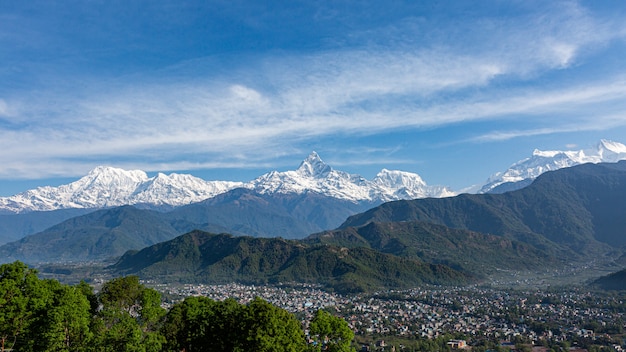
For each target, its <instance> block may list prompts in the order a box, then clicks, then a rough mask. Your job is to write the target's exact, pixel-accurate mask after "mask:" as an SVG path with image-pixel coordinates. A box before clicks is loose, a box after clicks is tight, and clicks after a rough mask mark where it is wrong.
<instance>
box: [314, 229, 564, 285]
mask: <svg viewBox="0 0 626 352" xmlns="http://www.w3.org/2000/svg"><path fill="white" fill-rule="evenodd" d="M304 241H305V242H306V243H317V244H332V245H336V246H345V247H367V248H372V249H375V250H378V251H381V252H383V253H390V254H394V255H397V256H403V257H409V258H419V259H420V260H423V261H425V262H427V263H442V264H445V265H448V266H450V267H453V268H455V269H459V270H463V271H466V272H468V271H469V272H473V273H476V274H477V275H482V274H490V273H492V272H493V271H494V270H502V269H505V270H511V269H515V270H536V269H538V268H544V267H546V266H554V265H556V264H559V263H560V261H559V260H558V259H557V258H556V257H555V256H554V254H553V253H548V252H546V251H543V250H540V249H538V248H536V247H533V246H532V245H529V244H526V243H522V242H519V241H514V240H511V239H507V238H503V237H501V236H495V235H486V234H482V233H478V232H473V231H467V230H458V229H451V228H449V227H445V226H442V225H435V224H430V223H424V222H419V221H405V222H391V223H378V222H370V223H368V224H366V225H363V226H361V227H348V228H344V229H340V230H334V231H325V232H321V233H317V234H313V235H311V236H309V237H307V238H306V239H305V240H304Z"/></svg>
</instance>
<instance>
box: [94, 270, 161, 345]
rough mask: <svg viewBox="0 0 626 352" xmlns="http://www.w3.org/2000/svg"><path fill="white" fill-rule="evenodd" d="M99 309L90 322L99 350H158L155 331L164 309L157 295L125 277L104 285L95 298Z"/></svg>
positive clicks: (157, 329) (133, 277)
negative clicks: (91, 322)
mask: <svg viewBox="0 0 626 352" xmlns="http://www.w3.org/2000/svg"><path fill="white" fill-rule="evenodd" d="M97 298H98V302H99V304H100V306H101V308H100V309H99V311H98V313H97V321H96V322H95V323H94V330H95V333H96V336H97V338H96V340H95V344H94V345H95V346H96V347H97V348H100V350H102V351H109V350H110V351H142V352H143V351H160V350H161V349H162V346H163V344H164V343H165V339H164V337H163V336H162V335H161V334H160V332H159V328H160V324H161V322H162V319H163V317H164V316H165V313H166V312H165V310H164V309H163V308H161V307H160V304H161V295H160V294H159V293H158V292H157V291H156V290H153V289H150V288H147V287H145V286H144V285H142V284H141V283H140V282H139V278H138V277H137V276H126V277H122V278H117V279H113V280H111V281H108V282H106V283H105V284H104V285H103V286H102V289H101V290H100V293H99V294H98V295H97Z"/></svg>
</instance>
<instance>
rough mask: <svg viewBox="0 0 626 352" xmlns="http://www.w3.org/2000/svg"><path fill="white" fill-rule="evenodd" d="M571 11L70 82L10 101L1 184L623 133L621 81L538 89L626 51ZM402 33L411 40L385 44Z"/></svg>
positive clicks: (612, 32) (408, 26)
mask: <svg viewBox="0 0 626 352" xmlns="http://www.w3.org/2000/svg"><path fill="white" fill-rule="evenodd" d="M565 4H566V6H564V7H562V6H558V8H556V7H554V8H549V9H544V10H549V11H550V12H547V13H543V14H539V13H536V12H529V13H528V14H527V15H526V16H524V17H522V18H515V19H507V20H503V19H498V18H489V17H487V18H476V19H473V20H470V21H468V22H465V23H462V24H461V28H458V29H455V30H454V31H452V32H453V35H452V38H451V39H448V40H441V33H440V32H438V31H435V30H434V29H428V30H430V31H431V32H428V33H430V34H431V37H428V36H426V37H427V38H426V39H420V40H417V39H413V38H415V37H418V36H420V35H422V33H421V32H419V31H417V30H418V29H419V30H420V31H421V30H424V28H430V26H435V25H436V23H428V22H427V23H426V24H424V23H423V21H422V22H420V21H419V20H418V19H411V18H409V19H405V20H404V21H402V22H400V23H395V24H393V25H388V26H385V27H382V28H376V30H377V31H378V33H379V36H377V37H376V38H375V40H373V42H372V43H369V44H367V45H361V46H357V47H354V48H352V47H350V48H335V49H327V50H324V51H322V52H312V53H311V52H305V53H299V52H275V51H274V52H269V53H263V54H256V55H251V56H250V57H248V59H247V60H245V62H244V63H243V64H239V65H236V66H232V67H227V68H224V72H222V73H220V74H216V73H214V72H207V71H206V70H205V69H204V68H203V67H204V63H205V62H204V61H203V60H193V61H190V62H187V63H180V64H179V65H177V66H175V67H172V68H171V69H170V70H169V71H168V70H164V71H162V72H168V76H167V77H163V79H161V80H159V79H155V78H151V76H152V75H154V74H155V72H154V71H149V72H145V73H140V74H138V75H136V76H133V77H130V78H132V79H130V78H127V79H124V78H121V79H119V80H117V81H116V80H114V81H111V80H103V81H98V77H83V76H80V77H70V78H69V81H67V82H65V84H63V85H62V87H57V88H59V89H58V91H51V90H49V91H46V92H45V93H44V94H39V93H40V92H30V93H27V94H21V95H7V96H3V97H0V119H5V120H7V121H8V119H10V121H11V124H4V125H3V124H1V121H2V120H0V149H2V150H10V151H11V152H10V153H3V154H2V155H0V163H2V164H3V165H5V167H4V168H3V169H1V170H0V177H5V178H6V177H43V176H58V175H76V174H80V173H83V172H84V171H85V168H87V167H92V166H94V165H96V164H101V163H103V162H104V163H105V162H106V161H107V160H113V159H115V160H121V161H118V164H123V163H127V164H129V165H141V167H142V168H144V169H146V170H155V169H156V168H157V167H158V168H160V170H166V169H168V168H169V169H170V170H176V169H194V168H198V169H200V168H212V167H219V166H221V167H233V166H235V165H237V166H241V165H250V160H256V162H255V164H256V165H258V164H263V163H265V162H266V160H264V159H263V158H264V155H267V154H272V155H277V154H284V153H286V152H287V150H289V149H292V150H295V149H298V148H300V147H301V146H302V145H303V144H304V145H306V144H307V142H310V141H312V140H315V139H318V138H323V137H327V136H333V135H371V134H377V133H382V132H388V131H393V130H399V129H407V128H408V129H424V128H439V127H442V126H447V125H450V124H460V123H464V124H468V123H472V122H476V121H489V120H493V121H499V120H506V121H515V120H516V119H519V118H520V117H524V118H525V119H535V120H537V121H541V124H542V125H544V127H541V128H531V129H526V130H524V129H513V130H511V131H508V132H507V131H496V132H488V133H484V134H482V135H480V136H477V137H475V138H472V139H470V140H471V141H480V142H485V141H495V140H506V139H510V138H517V137H520V136H528V135H538V134H551V133H562V132H566V131H580V130H585V129H594V130H602V129H608V128H611V127H614V126H624V125H626V122H625V120H626V116H623V115H621V114H620V113H619V111H624V110H623V109H625V108H626V106H624V105H626V103H623V102H624V101H626V80H625V79H624V76H625V75H626V72H610V73H609V74H607V75H606V76H603V77H599V78H597V79H596V80H595V81H593V82H591V83H590V82H589V81H586V82H579V81H569V82H567V83H560V82H555V83H553V84H551V85H548V86H547V88H538V87H536V86H534V85H533V84H532V83H533V82H534V81H535V80H541V79H546V78H545V76H547V75H550V74H553V73H554V72H559V71H563V70H572V71H575V70H577V65H581V64H584V57H586V55H592V54H594V53H597V52H601V51H602V50H604V49H603V48H605V47H606V45H608V43H610V42H611V41H614V40H616V39H618V40H624V35H625V34H626V30H625V27H626V26H625V25H624V24H620V23H615V22H610V21H608V22H607V21H604V20H603V19H600V18H594V17H593V16H592V15H590V14H589V13H587V11H586V10H585V9H584V8H582V7H580V6H578V5H577V4H576V3H565ZM560 5H563V4H560ZM433 28H434V27H433ZM447 29H448V30H452V29H451V28H447ZM398 32H402V33H403V34H404V39H402V40H400V41H398V40H397V39H396V40H395V41H393V44H394V45H393V46H386V45H384V43H385V40H392V39H393V38H392V37H390V36H391V35H393V34H394V33H398ZM367 34H368V32H361V33H357V34H355V36H356V37H357V41H358V37H359V36H364V35H367ZM477 39H478V40H480V41H478V42H477V41H476V40H477ZM207 60H210V59H207ZM209 66H210V65H209ZM211 68H213V67H212V66H211ZM186 72H198V74H199V75H200V77H199V78H194V79H191V80H189V79H188V77H187V75H186ZM157 73H158V72H157ZM72 80H75V81H85V80H86V81H87V83H83V84H82V85H81V86H82V87H85V89H84V90H82V91H80V92H76V91H75V90H74V88H72V85H71V84H68V82H71V81H72ZM503 88H505V89H503ZM9 112H10V114H9ZM592 112H593V113H592ZM9 115H10V116H9ZM547 116H549V120H547ZM20 126H21V127H20ZM198 155H202V157H201V158H204V160H201V158H199V157H198ZM207 158H208V159H211V160H213V161H212V162H206V160H207ZM225 160H235V161H234V162H233V161H230V162H227V161H225ZM55 165H60V166H58V167H57V166H55ZM151 165H152V167H150V166H151ZM136 167H138V166H136Z"/></svg>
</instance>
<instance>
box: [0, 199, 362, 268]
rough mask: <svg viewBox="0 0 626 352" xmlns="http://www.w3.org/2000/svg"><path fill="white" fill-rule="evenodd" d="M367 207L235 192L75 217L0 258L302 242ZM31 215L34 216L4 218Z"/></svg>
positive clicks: (92, 256) (53, 258)
mask: <svg viewBox="0 0 626 352" xmlns="http://www.w3.org/2000/svg"><path fill="white" fill-rule="evenodd" d="M368 208H369V207H367V206H365V205H360V204H355V203H353V202H350V201H346V200H341V199H336V198H332V197H326V196H322V195H319V194H315V193H311V192H308V193H303V194H293V193H290V194H273V195H267V194H265V195H264V194H259V193H256V192H254V191H252V190H248V189H243V188H239V189H235V190H232V191H229V192H226V193H224V194H221V195H219V196H216V197H214V198H211V199H208V200H206V201H203V202H200V203H196V204H191V205H188V206H184V207H179V208H176V209H175V210H173V211H170V212H158V213H157V212H155V211H151V210H147V209H138V208H135V207H132V206H124V207H116V208H111V209H104V210H99V211H96V212H95V213H90V214H87V215H84V216H78V217H75V218H72V219H70V220H67V221H65V222H63V223H61V224H58V225H56V226H54V227H51V228H49V229H46V230H44V231H41V232H39V233H36V234H33V235H29V236H26V237H24V238H22V239H21V240H19V241H16V242H12V243H7V244H5V245H3V246H0V258H3V259H4V260H9V259H11V260H15V259H19V260H22V261H25V262H40V261H50V262H59V261H67V260H82V261H84V260H101V259H103V258H109V257H116V256H120V255H122V254H123V253H124V252H126V251H127V250H129V249H141V248H143V247H145V246H148V245H152V244H155V243H158V242H160V241H165V240H169V239H171V238H174V237H175V236H178V235H180V234H182V233H185V232H189V231H192V230H195V229H200V230H205V231H212V232H228V233H231V234H234V235H249V236H256V237H284V238H303V237H305V236H307V235H309V234H311V233H313V232H318V231H323V230H326V229H331V228H335V227H337V226H339V225H340V224H341V222H343V221H344V220H345V219H346V218H347V217H348V216H349V215H351V214H355V213H358V212H360V211H364V210H365V209H368ZM68 211H70V210H69V209H68V210H63V212H68ZM83 211H85V210H83ZM30 214H33V213H25V214H18V215H7V217H9V218H11V217H16V218H21V217H27V216H29V215H30ZM44 214H46V213H44ZM111 219H115V220H111ZM3 255H4V257H3ZM5 258H6V259H5Z"/></svg>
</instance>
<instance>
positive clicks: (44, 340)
mask: <svg viewBox="0 0 626 352" xmlns="http://www.w3.org/2000/svg"><path fill="white" fill-rule="evenodd" d="M161 303H162V300H161V294H160V293H159V292H158V291H156V290H154V289H152V288H148V287H146V286H144V285H143V284H141V283H140V281H139V278H138V277H137V276H125V277H120V278H116V279H113V280H111V281H108V282H105V283H104V284H103V285H102V287H101V288H100V289H99V290H98V292H95V291H94V289H93V288H92V287H91V286H90V285H88V284H86V283H84V282H81V283H80V284H78V285H74V286H70V285H65V284H62V283H60V282H59V281H57V280H52V279H40V278H39V277H38V276H37V271H36V270H35V269H32V268H29V267H28V266H27V265H26V264H24V263H22V262H19V261H16V262H14V263H10V264H3V265H1V266H0V352H4V351H16V352H17V351H20V352H21V351H100V352H108V351H111V352H113V351H136V352H151V351H185V352H192V351H259V352H263V351H293V352H296V351H311V352H313V351H322V350H325V351H352V350H353V349H352V348H351V342H352V340H353V338H354V334H353V332H352V331H351V330H350V328H349V327H348V324H347V323H346V322H345V321H344V320H342V319H340V318H338V317H335V316H333V315H331V314H330V313H328V312H325V311H321V310H320V311H318V312H317V313H316V314H315V316H314V317H313V318H312V320H311V321H310V322H308V326H307V327H306V330H305V326H303V325H302V323H301V322H300V321H299V320H298V319H297V318H296V317H295V316H294V315H293V314H291V313H289V312H287V311H286V310H284V309H281V308H278V307H276V306H274V305H272V304H270V303H268V302H266V301H264V300H262V299H260V298H256V299H254V300H252V301H251V302H250V303H248V304H240V303H238V302H237V301H235V300H234V299H227V300H224V301H214V300H211V299H209V298H206V297H187V298H185V299H184V300H183V301H180V302H178V303H176V304H174V305H173V306H171V308H170V309H169V310H166V309H164V308H162V304H161ZM305 331H307V334H306V335H305Z"/></svg>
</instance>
